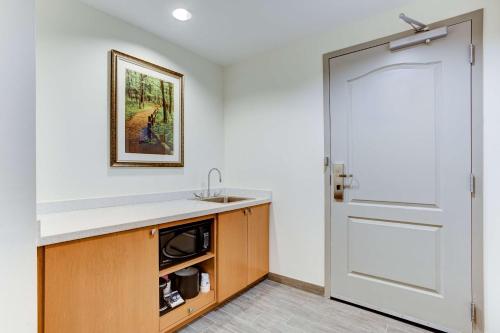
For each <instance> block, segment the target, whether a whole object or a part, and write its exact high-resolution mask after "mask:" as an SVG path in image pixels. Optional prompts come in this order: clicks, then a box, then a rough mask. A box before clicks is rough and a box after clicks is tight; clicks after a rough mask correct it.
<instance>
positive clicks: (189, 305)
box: [160, 290, 215, 332]
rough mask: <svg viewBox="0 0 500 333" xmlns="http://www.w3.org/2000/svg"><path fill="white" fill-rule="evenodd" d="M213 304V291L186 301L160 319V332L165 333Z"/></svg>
mask: <svg viewBox="0 0 500 333" xmlns="http://www.w3.org/2000/svg"><path fill="white" fill-rule="evenodd" d="M214 303H215V291H214V290H210V292H208V293H199V294H198V296H196V297H195V298H192V299H188V300H186V303H185V304H183V305H181V306H180V307H178V308H177V309H175V310H172V311H170V312H169V313H167V314H165V315H163V316H161V317H160V332H166V331H167V330H168V329H169V328H170V327H171V326H174V325H175V324H177V323H179V322H180V321H182V320H184V319H186V318H188V317H192V316H195V315H197V314H198V313H200V312H201V311H203V310H204V309H205V308H207V307H208V306H210V305H212V304H214Z"/></svg>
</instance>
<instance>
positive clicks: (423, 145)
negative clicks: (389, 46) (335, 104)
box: [347, 63, 441, 204]
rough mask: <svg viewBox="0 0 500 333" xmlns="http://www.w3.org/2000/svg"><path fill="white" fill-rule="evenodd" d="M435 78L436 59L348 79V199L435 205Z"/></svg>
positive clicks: (437, 86)
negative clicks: (350, 185) (350, 186)
mask: <svg viewBox="0 0 500 333" xmlns="http://www.w3.org/2000/svg"><path fill="white" fill-rule="evenodd" d="M440 78H441V64H440V63H430V64H422V63H421V64H408V63H407V64H395V65H390V66H385V67H382V68H380V69H376V70H374V71H372V72H370V73H368V74H365V75H362V76H360V77H357V78H354V79H352V80H349V81H348V83H349V90H350V110H348V111H347V112H348V117H349V119H348V121H349V125H348V126H349V129H348V130H349V133H348V135H349V136H350V138H349V140H348V142H347V144H348V145H349V151H348V154H349V157H350V161H349V165H350V169H351V172H352V173H353V174H356V181H357V184H358V185H359V184H363V186H355V187H353V189H352V191H350V192H349V193H350V196H351V199H352V200H354V201H356V200H361V201H383V202H399V203H416V204H436V199H437V184H436V180H437V157H438V156H439V155H438V152H437V151H436V148H437V147H436V135H435V134H436V129H437V124H436V113H437V112H439V108H440V103H439V100H438V96H439V93H438V91H439V89H440V87H441V79H440ZM387 87H391V88H394V89H387ZM395 138H397V140H394V139H395ZM367 147H370V149H366V148H367ZM374 161H377V163H374Z"/></svg>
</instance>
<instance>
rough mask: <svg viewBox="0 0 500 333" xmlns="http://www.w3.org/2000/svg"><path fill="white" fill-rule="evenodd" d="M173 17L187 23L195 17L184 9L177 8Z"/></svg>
mask: <svg viewBox="0 0 500 333" xmlns="http://www.w3.org/2000/svg"><path fill="white" fill-rule="evenodd" d="M172 16H173V17H175V18H176V19H178V20H179V21H187V20H189V19H191V17H193V15H191V13H190V12H188V11H187V10H186V9H184V8H177V9H176V10H174V11H173V12H172Z"/></svg>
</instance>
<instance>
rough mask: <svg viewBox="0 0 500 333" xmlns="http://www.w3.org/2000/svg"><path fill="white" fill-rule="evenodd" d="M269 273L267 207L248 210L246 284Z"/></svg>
mask: <svg viewBox="0 0 500 333" xmlns="http://www.w3.org/2000/svg"><path fill="white" fill-rule="evenodd" d="M267 273H269V205H262V206H256V207H251V208H249V213H248V283H253V282H255V281H257V280H258V279H260V278H261V277H263V276H264V275H266V274H267Z"/></svg>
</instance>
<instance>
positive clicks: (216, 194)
mask: <svg viewBox="0 0 500 333" xmlns="http://www.w3.org/2000/svg"><path fill="white" fill-rule="evenodd" d="M221 194H222V191H219V192H215V193H214V197H219V196H220V195H221Z"/></svg>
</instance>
